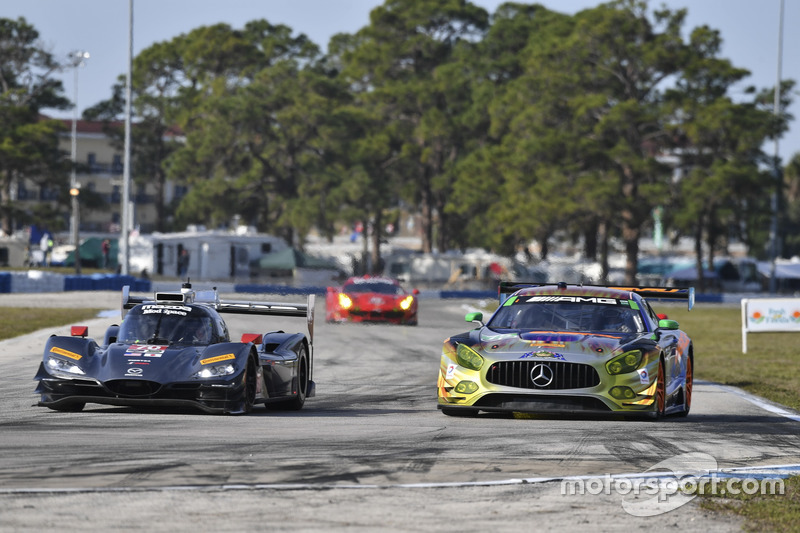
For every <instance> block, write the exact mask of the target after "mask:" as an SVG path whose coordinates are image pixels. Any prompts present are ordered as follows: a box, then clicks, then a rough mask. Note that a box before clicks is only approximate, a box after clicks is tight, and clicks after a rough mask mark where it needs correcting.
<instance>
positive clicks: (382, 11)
mask: <svg viewBox="0 0 800 533" xmlns="http://www.w3.org/2000/svg"><path fill="white" fill-rule="evenodd" d="M487 26H488V14H487V13H486V11H485V10H483V9H482V8H479V7H477V6H475V5H473V4H470V3H469V2H466V1H464V0H424V1H415V0H387V1H386V2H385V3H384V4H383V5H381V6H379V7H377V8H375V9H374V10H373V11H372V12H371V14H370V24H369V25H368V26H366V27H364V28H362V29H361V30H360V31H359V32H358V33H357V34H356V35H355V37H354V39H353V41H352V42H353V45H352V46H351V47H350V48H349V49H347V50H344V51H343V52H342V54H341V62H342V65H343V68H342V74H341V75H342V76H343V78H344V79H345V80H346V82H347V83H348V85H349V86H350V87H351V88H352V90H353V91H354V92H355V93H356V95H355V98H356V100H357V102H358V103H359V105H362V106H364V107H365V108H366V109H368V110H369V114H375V115H377V116H380V117H381V120H382V121H383V122H384V124H385V125H386V127H387V128H388V129H389V131H388V134H387V135H385V136H384V138H385V139H387V140H388V139H393V140H397V141H399V148H398V149H397V152H394V153H391V152H388V151H384V154H385V157H386V160H385V161H384V163H383V165H380V166H382V167H384V168H388V166H389V165H393V166H395V167H396V168H402V169H403V172H404V176H403V180H404V184H403V188H402V190H403V191H405V193H406V194H408V197H407V201H408V203H409V204H410V205H418V206H419V210H420V214H421V224H422V249H423V251H426V252H430V251H431V250H432V249H433V247H434V221H435V220H436V219H437V218H438V219H439V220H440V224H439V228H438V230H439V232H438V235H437V244H438V245H439V247H440V248H443V247H446V245H447V242H448V237H447V233H446V232H447V223H446V222H444V223H441V221H442V220H444V219H445V218H446V217H447V210H446V209H445V207H446V203H447V198H448V197H449V194H450V191H451V186H452V181H453V171H452V169H453V168H454V165H455V162H456V161H457V160H458V159H459V157H460V156H461V152H462V150H463V138H462V134H461V132H460V128H461V124H460V120H459V117H460V116H461V114H462V113H463V111H464V109H465V107H466V106H467V100H466V97H467V96H468V95H469V90H468V89H469V85H468V84H466V83H465V82H466V79H465V78H464V77H462V76H461V75H460V74H461V71H460V70H459V69H458V68H454V66H453V65H452V60H453V53H454V49H455V47H456V46H457V45H459V44H461V43H462V42H467V41H470V40H477V39H480V38H481V37H482V35H483V32H484V31H485V29H486V28H487ZM373 153H375V152H373ZM371 179H372V180H375V181H376V182H377V181H379V180H384V179H385V175H384V174H383V173H381V174H379V175H375V176H371ZM374 229H375V230H376V231H380V227H378V225H377V224H375V225H374Z"/></svg>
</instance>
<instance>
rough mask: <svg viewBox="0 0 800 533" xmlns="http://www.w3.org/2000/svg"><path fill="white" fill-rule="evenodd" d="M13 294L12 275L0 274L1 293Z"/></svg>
mask: <svg viewBox="0 0 800 533" xmlns="http://www.w3.org/2000/svg"><path fill="white" fill-rule="evenodd" d="M8 292H11V274H10V273H8V272H0V293H8Z"/></svg>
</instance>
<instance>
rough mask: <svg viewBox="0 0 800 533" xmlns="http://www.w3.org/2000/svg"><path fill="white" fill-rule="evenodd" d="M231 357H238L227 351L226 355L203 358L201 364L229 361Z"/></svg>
mask: <svg viewBox="0 0 800 533" xmlns="http://www.w3.org/2000/svg"><path fill="white" fill-rule="evenodd" d="M229 359H236V356H235V355H233V354H232V353H226V354H225V355H217V356H216V357H209V358H208V359H201V360H200V364H201V365H210V364H213V363H219V362H220V361H227V360H229Z"/></svg>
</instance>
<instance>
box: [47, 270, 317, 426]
mask: <svg viewBox="0 0 800 533" xmlns="http://www.w3.org/2000/svg"><path fill="white" fill-rule="evenodd" d="M223 314H255V315H266V316H270V315H271V316H287V317H304V318H306V320H307V323H308V333H309V334H308V336H306V335H305V334H303V333H284V332H283V331H267V332H264V333H246V334H244V335H242V338H241V341H240V342H234V341H232V340H231V339H230V335H229V331H228V327H227V325H226V323H225V321H224V320H223V318H222V315H223ZM122 316H123V320H122V322H121V324H119V325H112V326H110V327H109V328H108V329H107V330H106V332H105V336H104V338H103V339H102V342H98V341H95V340H94V339H91V338H88V328H87V327H86V326H72V328H71V336H58V335H53V336H51V337H50V338H49V339H48V340H47V344H46V345H45V349H44V358H43V360H42V362H41V364H40V365H39V371H38V372H37V374H36V377H35V378H34V379H36V380H38V381H39V384H38V386H37V388H36V391H35V392H36V393H37V394H40V395H41V400H40V401H39V404H38V405H40V406H44V407H49V408H50V409H54V410H56V411H80V410H81V409H83V408H84V406H85V405H86V404H87V403H97V404H105V405H115V406H170V407H192V408H197V409H200V410H202V411H205V412H208V413H220V414H221V413H232V414H242V413H248V412H250V411H251V410H252V408H253V405H255V404H270V406H274V407H279V408H284V409H289V410H297V409H300V408H302V407H303V404H304V403H305V400H306V398H309V397H312V396H314V393H315V384H314V381H313V380H312V377H313V362H314V357H313V330H314V328H313V324H314V296H313V295H311V296H309V297H308V300H307V302H306V303H302V304H298V303H283V302H280V303H271V302H245V301H222V300H220V299H219V296H218V294H217V291H216V290H211V291H195V290H193V289H192V287H191V284H190V283H184V284H183V286H182V288H181V290H180V291H179V292H156V293H155V295H154V297H153V298H146V297H138V296H132V295H131V294H130V292H129V287H124V288H123V291H122ZM264 327H265V329H266V328H268V327H269V326H268V325H267V324H265V326H264Z"/></svg>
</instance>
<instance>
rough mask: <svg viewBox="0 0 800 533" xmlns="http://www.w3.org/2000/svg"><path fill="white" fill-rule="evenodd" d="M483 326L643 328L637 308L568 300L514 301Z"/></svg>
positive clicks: (598, 329) (615, 330)
mask: <svg viewBox="0 0 800 533" xmlns="http://www.w3.org/2000/svg"><path fill="white" fill-rule="evenodd" d="M487 325H488V326H489V327H491V328H494V329H527V330H546V331H592V332H608V333H630V332H640V331H644V324H643V322H642V318H641V316H640V315H639V313H638V311H636V310H634V309H631V308H630V307H628V306H626V305H611V304H597V303H572V302H570V303H566V302H547V303H540V302H536V303H516V304H512V305H507V306H503V307H501V308H500V309H499V310H498V311H497V313H495V315H494V316H493V317H492V319H491V321H490V322H489V324H487Z"/></svg>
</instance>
